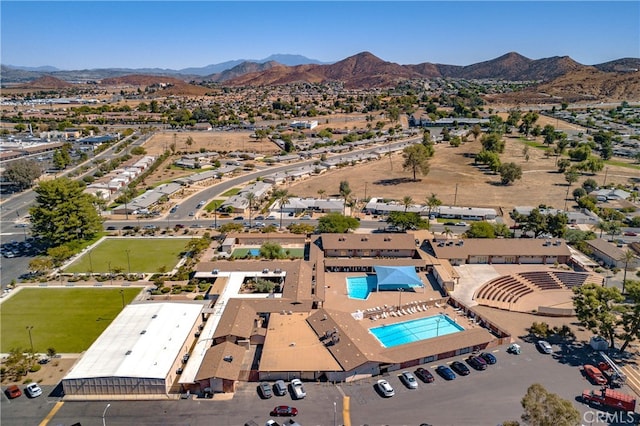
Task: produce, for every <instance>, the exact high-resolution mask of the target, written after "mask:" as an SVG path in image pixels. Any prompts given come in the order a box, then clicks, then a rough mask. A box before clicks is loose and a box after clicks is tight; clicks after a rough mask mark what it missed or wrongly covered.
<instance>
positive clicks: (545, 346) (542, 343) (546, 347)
mask: <svg viewBox="0 0 640 426" xmlns="http://www.w3.org/2000/svg"><path fill="white" fill-rule="evenodd" d="M538 347H539V348H540V350H541V351H542V352H544V353H545V354H550V353H553V348H552V347H551V344H550V343H549V342H547V341H546V340H538Z"/></svg>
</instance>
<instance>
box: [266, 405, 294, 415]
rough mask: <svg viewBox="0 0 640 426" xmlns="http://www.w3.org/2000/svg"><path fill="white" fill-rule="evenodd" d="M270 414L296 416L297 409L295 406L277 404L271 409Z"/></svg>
mask: <svg viewBox="0 0 640 426" xmlns="http://www.w3.org/2000/svg"><path fill="white" fill-rule="evenodd" d="M271 415H272V416H274V417H275V416H290V417H292V416H297V415H298V409H297V408H296V407H291V406H289V405H278V406H277V407H275V408H274V409H273V410H271Z"/></svg>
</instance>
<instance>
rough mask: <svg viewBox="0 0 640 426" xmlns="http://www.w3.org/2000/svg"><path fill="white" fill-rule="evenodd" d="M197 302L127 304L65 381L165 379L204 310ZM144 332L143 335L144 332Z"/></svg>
mask: <svg viewBox="0 0 640 426" xmlns="http://www.w3.org/2000/svg"><path fill="white" fill-rule="evenodd" d="M202 308H203V305H202V304H195V303H168V302H162V303H156V302H150V303H140V304H132V305H128V306H127V307H126V308H125V309H124V310H123V311H122V312H121V313H120V315H118V317H117V318H116V319H115V320H114V321H113V322H112V323H111V325H109V327H107V329H106V330H105V331H104V332H103V333H102V334H101V335H100V337H98V339H97V340H96V341H95V342H94V343H93V345H91V347H90V348H89V349H88V350H87V352H86V353H85V354H84V355H83V356H82V358H80V360H79V361H78V362H77V363H76V364H75V365H74V366H73V367H72V368H71V370H70V371H69V373H68V374H67V375H66V376H65V379H82V378H96V377H143V378H159V379H165V378H166V377H167V374H168V373H169V371H170V369H171V366H172V365H173V363H174V361H175V360H176V358H177V357H178V356H179V355H180V354H181V352H185V351H184V344H185V342H186V340H187V338H188V337H189V333H190V332H191V330H192V328H193V325H194V324H195V322H196V320H197V319H198V318H199V315H200V312H201V311H202ZM143 331H144V333H143Z"/></svg>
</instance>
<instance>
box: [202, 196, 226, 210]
mask: <svg viewBox="0 0 640 426" xmlns="http://www.w3.org/2000/svg"><path fill="white" fill-rule="evenodd" d="M222 203H224V200H218V199H216V200H211V202H209V204H207V205H206V206H205V207H204V209H205V210H206V211H208V212H209V213H211V212H212V211H214V210H216V209H217V208H218V207H220V206H221V205H222Z"/></svg>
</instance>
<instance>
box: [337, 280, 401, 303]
mask: <svg viewBox="0 0 640 426" xmlns="http://www.w3.org/2000/svg"><path fill="white" fill-rule="evenodd" d="M377 285H378V277H377V276H376V275H367V276H366V277H347V293H348V294H349V297H350V298H351V299H361V300H367V297H369V293H372V292H374V291H376V286H377ZM399 288H401V289H404V290H406V291H412V290H413V286H411V285H408V284H396V285H385V286H384V290H385V291H393V290H398V289H399ZM380 291H382V289H380Z"/></svg>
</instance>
